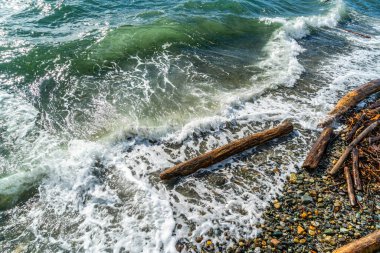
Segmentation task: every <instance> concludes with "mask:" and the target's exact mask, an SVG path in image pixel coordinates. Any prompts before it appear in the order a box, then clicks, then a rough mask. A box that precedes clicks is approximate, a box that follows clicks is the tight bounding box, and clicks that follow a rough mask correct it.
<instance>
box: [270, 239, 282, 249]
mask: <svg viewBox="0 0 380 253" xmlns="http://www.w3.org/2000/svg"><path fill="white" fill-rule="evenodd" d="M270 243H271V244H272V245H273V246H274V247H277V245H278V244H280V241H279V240H277V239H276V238H273V239H272V240H270Z"/></svg>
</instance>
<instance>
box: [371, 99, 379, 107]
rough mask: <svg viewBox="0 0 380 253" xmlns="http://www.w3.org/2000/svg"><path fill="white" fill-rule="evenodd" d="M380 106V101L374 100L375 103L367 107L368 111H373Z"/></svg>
mask: <svg viewBox="0 0 380 253" xmlns="http://www.w3.org/2000/svg"><path fill="white" fill-rule="evenodd" d="M379 106H380V99H378V100H376V102H375V103H373V104H372V105H370V106H368V109H375V108H377V107H379Z"/></svg>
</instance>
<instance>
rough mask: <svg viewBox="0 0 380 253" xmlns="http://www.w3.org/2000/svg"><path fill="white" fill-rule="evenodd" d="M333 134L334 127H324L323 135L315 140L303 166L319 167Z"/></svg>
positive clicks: (309, 167) (306, 167)
mask: <svg viewBox="0 0 380 253" xmlns="http://www.w3.org/2000/svg"><path fill="white" fill-rule="evenodd" d="M332 135H333V129H332V127H326V128H325V129H323V131H322V133H321V135H320V136H319V137H318V139H317V140H316V141H315V143H314V144H313V146H312V147H311V149H310V151H309V153H308V155H307V156H306V159H305V161H304V162H303V164H302V168H305V169H308V170H309V169H315V168H317V167H318V164H319V162H320V160H321V158H322V156H323V153H324V152H325V150H326V147H327V144H328V143H329V141H330V138H331V136H332Z"/></svg>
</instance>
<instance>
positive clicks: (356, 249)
mask: <svg viewBox="0 0 380 253" xmlns="http://www.w3.org/2000/svg"><path fill="white" fill-rule="evenodd" d="M378 250H380V230H377V231H375V232H373V233H371V234H369V235H367V236H365V237H363V238H360V239H358V240H355V241H353V242H351V243H349V244H346V245H344V246H343V247H340V248H339V249H337V250H335V251H334V252H333V253H372V252H377V251H378Z"/></svg>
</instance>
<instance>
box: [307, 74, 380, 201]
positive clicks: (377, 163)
mask: <svg viewBox="0 0 380 253" xmlns="http://www.w3.org/2000/svg"><path fill="white" fill-rule="evenodd" d="M379 91H380V79H377V80H374V81H371V82H369V83H366V84H364V85H362V86H360V87H359V88H357V89H355V90H353V91H351V92H349V93H347V95H345V96H344V97H343V98H342V99H341V100H339V101H338V103H337V105H336V106H335V107H334V109H333V110H332V111H331V112H330V113H329V115H328V117H327V119H325V120H324V121H323V122H322V123H321V124H320V126H322V127H324V129H323V131H322V133H321V135H320V137H319V138H318V139H317V141H316V142H315V143H314V145H313V146H312V148H311V150H310V152H309V154H308V155H307V157H306V159H305V161H304V163H303V165H302V167H304V168H306V169H315V168H317V167H318V164H319V162H320V160H321V158H322V156H323V153H324V151H325V150H326V147H327V145H328V143H329V141H330V139H331V138H332V137H333V135H334V133H333V127H332V126H333V124H334V123H335V121H337V120H343V121H345V122H346V125H347V128H346V129H345V130H344V131H342V133H341V135H342V137H344V139H345V141H346V142H347V144H348V146H347V147H346V148H345V150H344V152H343V153H342V154H341V156H340V158H339V160H337V161H335V163H334V165H333V167H332V168H331V169H330V170H329V171H328V173H329V174H330V175H337V174H338V173H339V172H340V171H341V170H342V168H344V169H343V172H341V173H343V174H344V177H345V179H346V182H347V191H348V195H349V199H350V203H351V205H352V206H355V205H356V204H357V201H356V198H355V190H356V191H361V190H363V179H364V180H365V181H366V182H368V183H369V182H373V181H374V180H375V182H376V183H378V184H379V185H380V174H379V173H380V146H379V143H380V134H379V133H380V131H379V125H380V100H378V101H376V102H374V103H372V104H369V105H368V106H367V107H365V108H363V109H361V110H359V111H357V112H352V111H350V109H353V108H354V107H355V106H356V105H357V104H358V103H359V102H361V101H363V100H364V99H366V98H368V97H369V96H370V95H372V94H374V93H377V92H379ZM347 112H351V113H350V115H347V114H348V113H347Z"/></svg>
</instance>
